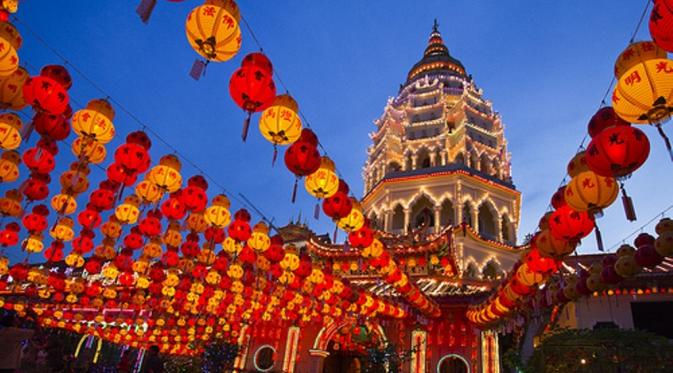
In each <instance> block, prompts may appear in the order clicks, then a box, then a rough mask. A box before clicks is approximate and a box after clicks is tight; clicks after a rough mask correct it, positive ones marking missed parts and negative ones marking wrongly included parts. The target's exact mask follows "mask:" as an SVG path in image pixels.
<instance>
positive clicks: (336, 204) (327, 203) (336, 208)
mask: <svg viewBox="0 0 673 373" xmlns="http://www.w3.org/2000/svg"><path fill="white" fill-rule="evenodd" d="M348 192H349V189H348V184H346V182H345V181H344V180H342V179H339V190H338V191H337V192H336V193H334V194H333V195H332V196H331V197H328V198H325V199H324V200H323V202H322V209H323V211H324V212H325V215H327V216H329V217H330V218H332V219H333V220H338V219H341V218H344V217H346V216H348V214H350V212H351V210H352V209H353V202H352V201H351V199H350V198H348Z"/></svg>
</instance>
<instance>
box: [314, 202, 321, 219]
mask: <svg viewBox="0 0 673 373" xmlns="http://www.w3.org/2000/svg"><path fill="white" fill-rule="evenodd" d="M319 217H320V201H318V202H316V204H315V209H313V218H314V219H315V220H318V218H319Z"/></svg>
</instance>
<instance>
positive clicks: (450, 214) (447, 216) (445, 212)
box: [439, 198, 456, 227]
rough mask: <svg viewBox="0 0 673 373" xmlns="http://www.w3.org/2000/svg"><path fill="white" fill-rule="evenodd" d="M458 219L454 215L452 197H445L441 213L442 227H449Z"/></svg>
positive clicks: (440, 221)
mask: <svg viewBox="0 0 673 373" xmlns="http://www.w3.org/2000/svg"><path fill="white" fill-rule="evenodd" d="M455 221H456V219H455V217H454V211H453V203H452V202H451V200H450V199H448V198H447V199H445V200H444V202H442V210H441V212H440V214H439V223H440V225H441V226H442V227H448V226H450V225H453V224H454V223H455Z"/></svg>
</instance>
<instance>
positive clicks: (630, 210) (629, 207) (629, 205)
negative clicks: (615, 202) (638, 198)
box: [620, 184, 637, 221]
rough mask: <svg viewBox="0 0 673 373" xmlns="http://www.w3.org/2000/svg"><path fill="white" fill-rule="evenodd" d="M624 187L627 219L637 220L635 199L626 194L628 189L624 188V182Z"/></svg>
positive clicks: (623, 196)
mask: <svg viewBox="0 0 673 373" xmlns="http://www.w3.org/2000/svg"><path fill="white" fill-rule="evenodd" d="M620 188H621V189H622V204H623V205H624V213H625V214H626V220H628V221H636V220H637V217H636V209H635V208H634V207H633V200H632V199H631V197H629V196H628V195H627V194H626V189H624V184H622V185H621V186H620Z"/></svg>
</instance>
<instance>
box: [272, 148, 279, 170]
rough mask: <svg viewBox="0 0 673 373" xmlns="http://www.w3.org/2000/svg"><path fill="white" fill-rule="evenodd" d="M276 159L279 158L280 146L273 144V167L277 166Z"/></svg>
mask: <svg viewBox="0 0 673 373" xmlns="http://www.w3.org/2000/svg"><path fill="white" fill-rule="evenodd" d="M276 158H278V146H276V144H273V159H271V167H273V166H275V165H276Z"/></svg>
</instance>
